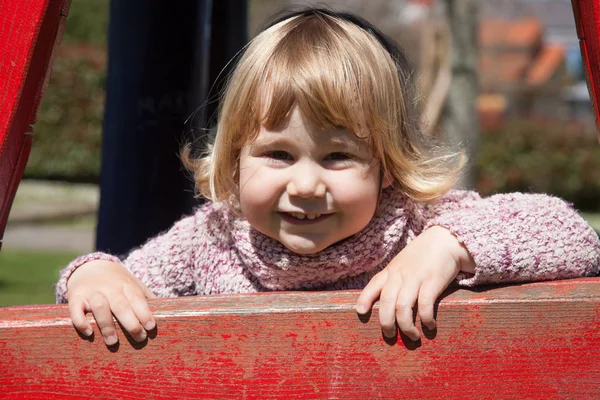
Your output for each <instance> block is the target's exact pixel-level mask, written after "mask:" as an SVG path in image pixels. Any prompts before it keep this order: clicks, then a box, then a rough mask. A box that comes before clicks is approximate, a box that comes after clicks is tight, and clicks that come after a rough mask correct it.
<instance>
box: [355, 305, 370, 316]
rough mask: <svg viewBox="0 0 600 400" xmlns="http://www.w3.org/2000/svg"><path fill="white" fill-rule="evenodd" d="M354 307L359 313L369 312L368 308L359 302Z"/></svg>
mask: <svg viewBox="0 0 600 400" xmlns="http://www.w3.org/2000/svg"><path fill="white" fill-rule="evenodd" d="M354 309H355V310H356V312H357V313H359V314H366V313H367V310H366V308H365V307H364V306H363V305H360V304H357V305H356V307H354Z"/></svg>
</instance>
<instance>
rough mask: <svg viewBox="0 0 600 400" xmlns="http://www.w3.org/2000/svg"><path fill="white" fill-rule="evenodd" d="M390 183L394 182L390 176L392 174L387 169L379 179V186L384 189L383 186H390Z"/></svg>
mask: <svg viewBox="0 0 600 400" xmlns="http://www.w3.org/2000/svg"><path fill="white" fill-rule="evenodd" d="M392 183H394V178H392V175H391V174H390V173H389V172H387V171H386V172H384V173H383V178H382V179H381V188H382V189H385V188H387V187H389V186H391V185H392Z"/></svg>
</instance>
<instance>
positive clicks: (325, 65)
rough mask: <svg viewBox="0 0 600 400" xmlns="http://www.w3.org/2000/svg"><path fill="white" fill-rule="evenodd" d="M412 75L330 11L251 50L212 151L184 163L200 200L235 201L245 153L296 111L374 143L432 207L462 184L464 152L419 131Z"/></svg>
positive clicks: (226, 102)
mask: <svg viewBox="0 0 600 400" xmlns="http://www.w3.org/2000/svg"><path fill="white" fill-rule="evenodd" d="M411 73H412V71H410V70H409V69H408V68H407V67H403V66H402V65H401V64H399V63H398V60H397V59H393V58H392V55H391V54H390V52H389V51H388V50H387V49H386V48H384V47H383V46H382V44H381V43H380V42H379V41H378V39H377V38H376V37H375V36H374V34H373V33H372V32H368V31H367V30H365V29H363V28H362V27H360V26H357V25H356V24H355V23H352V22H349V21H347V20H344V19H343V18H338V17H336V16H335V14H333V13H331V12H326V13H321V12H313V13H306V14H304V15H297V16H293V17H290V18H288V19H284V20H283V21H281V22H279V23H277V24H275V25H273V26H271V27H269V28H268V29H266V30H264V31H263V32H262V33H260V34H259V35H258V36H256V37H255V38H254V39H253V40H252V41H251V43H250V44H249V45H248V47H247V49H246V51H245V53H244V54H243V56H242V57H241V59H240V60H239V63H238V65H237V67H236V69H235V70H234V72H233V73H232V75H231V77H230V79H229V82H228V84H227V86H226V89H225V91H224V96H223V98H222V102H221V106H220V110H219V123H218V126H217V133H216V137H215V141H214V144H212V145H211V147H210V149H209V152H208V154H207V155H206V156H204V157H201V158H198V159H192V158H191V157H190V151H189V148H186V149H184V151H183V152H182V158H183V160H184V163H185V164H187V166H188V167H189V168H190V169H191V170H192V171H193V174H194V180H195V183H196V188H197V190H198V191H199V194H200V195H201V196H204V197H206V198H208V199H210V200H212V201H223V200H231V198H232V195H233V197H234V198H237V195H238V179H237V178H238V172H239V171H238V169H239V166H238V164H239V158H240V153H241V150H242V147H243V146H244V145H245V144H246V143H247V142H249V141H252V140H254V139H255V138H256V136H257V135H258V132H259V130H260V127H261V125H263V126H265V127H266V128H267V129H273V128H274V127H276V126H277V125H278V124H279V123H281V122H282V121H284V120H285V119H286V117H288V116H289V114H290V111H291V110H292V109H293V108H294V107H298V108H299V110H300V112H301V114H302V116H303V117H304V118H305V119H307V120H309V121H311V122H312V123H314V124H315V125H316V126H318V127H320V128H322V129H331V128H340V127H343V128H345V129H348V130H349V131H351V132H353V133H354V134H355V135H357V136H358V137H360V138H364V139H365V140H366V141H368V144H369V146H371V148H372V149H373V153H374V156H375V158H376V159H377V161H379V162H380V165H381V169H382V174H386V176H387V177H389V178H392V179H393V182H394V183H393V184H394V185H399V186H400V189H401V190H402V191H403V192H404V193H405V194H406V195H408V196H409V197H411V198H413V199H415V200H417V201H432V200H435V199H437V198H439V197H440V196H441V195H443V194H444V193H446V192H447V191H448V190H449V189H450V188H451V187H452V186H453V185H454V184H455V183H456V181H457V180H458V177H459V174H460V172H461V169H462V167H463V165H464V163H465V156H464V152H463V151H448V150H447V149H445V148H444V147H442V146H440V145H438V144H436V143H435V140H434V138H430V137H425V136H424V135H423V134H422V132H421V130H420V127H419V125H418V117H416V116H415V115H412V114H414V113H415V111H414V110H416V107H415V106H414V102H415V99H414V96H410V97H411V98H407V95H406V94H407V93H412V90H413V87H412V86H413V84H412V83H411V76H410V74H411Z"/></svg>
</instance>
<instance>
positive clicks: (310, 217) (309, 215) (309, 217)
mask: <svg viewBox="0 0 600 400" xmlns="http://www.w3.org/2000/svg"><path fill="white" fill-rule="evenodd" d="M306 218H308V219H315V218H316V215H315V214H308V215H307V216H306Z"/></svg>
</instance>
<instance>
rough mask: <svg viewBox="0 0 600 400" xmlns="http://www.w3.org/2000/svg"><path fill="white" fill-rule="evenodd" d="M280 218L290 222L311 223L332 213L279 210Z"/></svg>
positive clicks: (321, 219)
mask: <svg viewBox="0 0 600 400" xmlns="http://www.w3.org/2000/svg"><path fill="white" fill-rule="evenodd" d="M279 215H281V218H282V219H283V220H284V221H287V222H290V223H292V224H312V223H316V222H320V221H323V220H325V219H327V218H329V217H331V216H332V215H333V214H318V213H308V214H304V213H297V212H280V213H279Z"/></svg>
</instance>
